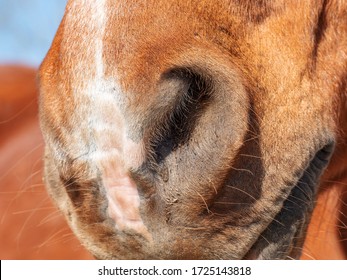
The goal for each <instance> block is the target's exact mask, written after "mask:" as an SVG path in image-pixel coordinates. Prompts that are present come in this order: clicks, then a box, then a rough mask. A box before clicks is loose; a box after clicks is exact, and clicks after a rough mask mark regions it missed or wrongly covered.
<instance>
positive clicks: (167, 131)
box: [150, 68, 213, 164]
mask: <svg viewBox="0 0 347 280" xmlns="http://www.w3.org/2000/svg"><path fill="white" fill-rule="evenodd" d="M162 79H165V80H170V79H178V80H180V81H181V82H183V83H184V84H185V85H186V86H185V87H184V88H185V89H186V90H184V91H183V92H182V93H179V94H178V96H177V99H176V101H175V105H174V106H173V107H174V110H173V111H172V112H168V114H167V115H166V116H165V120H163V123H162V127H163V129H162V130H161V133H160V135H156V137H154V139H153V140H151V143H150V145H151V148H152V151H153V152H154V160H155V162H156V163H157V164H159V163H161V162H162V161H163V160H165V158H166V157H167V156H168V155H169V154H170V153H171V152H173V151H175V150H176V149H177V148H178V147H179V146H181V145H184V144H185V143H186V142H187V141H188V140H189V139H190V137H191V134H192V131H193V130H194V127H195V126H196V123H197V120H198V119H199V116H200V115H201V114H202V113H203V111H204V110H205V108H206V106H207V105H208V103H209V101H210V99H211V92H212V88H213V86H212V81H211V79H210V78H209V77H204V76H202V75H201V74H198V73H196V72H195V71H193V70H192V69H187V68H179V69H173V70H170V71H168V72H166V73H164V74H163V75H162Z"/></svg>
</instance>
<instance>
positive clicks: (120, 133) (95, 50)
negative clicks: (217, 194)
mask: <svg viewBox="0 0 347 280" xmlns="http://www.w3.org/2000/svg"><path fill="white" fill-rule="evenodd" d="M73 5H77V6H76V7H75V8H76V9H81V7H82V8H86V11H84V13H87V15H85V17H83V12H81V15H78V16H77V17H80V18H76V16H72V17H71V19H69V18H68V19H67V20H71V21H73V23H74V24H75V25H76V24H77V25H78V24H79V25H81V24H82V25H83V26H82V28H84V29H87V30H88V31H89V32H90V33H91V34H92V35H91V36H92V37H90V38H89V37H87V38H85V40H83V42H82V44H85V46H79V47H80V48H81V51H85V52H86V53H87V54H88V56H89V57H92V58H93V60H94V61H93V64H94V67H95V68H94V71H90V70H93V69H92V68H91V67H93V65H88V62H87V63H86V62H84V61H81V62H79V61H76V64H77V66H76V65H75V64H74V67H75V68H76V70H75V71H74V72H75V73H76V75H75V76H74V78H75V81H74V85H75V86H74V95H75V96H76V100H81V102H79V106H78V108H77V109H76V111H77V114H78V116H77V118H78V120H79V123H76V125H77V126H78V127H76V131H73V135H71V142H73V143H72V146H74V147H75V148H74V149H73V150H77V151H79V153H80V154H83V152H84V153H85V149H86V147H90V146H93V145H94V146H95V151H90V150H88V153H87V154H88V159H89V160H90V159H91V162H92V163H93V164H95V166H96V167H97V168H98V169H99V170H100V171H101V173H102V180H103V185H104V187H105V189H106V196H107V199H108V204H109V206H108V214H109V216H110V217H111V218H112V219H113V220H114V221H115V224H116V228H117V229H119V230H124V229H131V230H134V231H136V232H138V233H140V234H142V235H143V236H145V237H146V238H147V239H148V240H151V236H150V234H149V233H148V231H147V228H146V226H145V225H144V224H143V221H142V219H141V215H140V212H139V207H140V197H139V194H138V190H137V186H136V184H135V183H134V182H133V180H132V179H131V178H130V177H129V174H128V171H129V168H136V167H138V166H140V164H141V163H142V162H143V159H144V151H143V145H142V143H141V142H140V143H135V142H133V141H132V140H131V139H129V138H128V137H127V122H126V120H125V119H124V114H123V113H122V111H121V108H120V106H121V105H122V103H123V98H122V96H123V95H122V90H121V89H120V87H119V84H118V83H117V82H116V81H115V77H110V78H108V77H105V67H104V59H103V51H104V50H103V49H104V46H103V45H104V42H103V40H104V34H105V30H106V23H107V19H106V0H101V1H83V0H82V3H81V1H78V0H76V2H75V3H73ZM81 20H82V21H83V23H81ZM90 33H88V34H90ZM81 69H85V71H84V72H83V73H81ZM81 79H83V82H81ZM81 85H83V86H81ZM86 128H88V129H87V130H88V131H85V129H86ZM90 134H92V138H93V139H90V138H91V137H90Z"/></svg>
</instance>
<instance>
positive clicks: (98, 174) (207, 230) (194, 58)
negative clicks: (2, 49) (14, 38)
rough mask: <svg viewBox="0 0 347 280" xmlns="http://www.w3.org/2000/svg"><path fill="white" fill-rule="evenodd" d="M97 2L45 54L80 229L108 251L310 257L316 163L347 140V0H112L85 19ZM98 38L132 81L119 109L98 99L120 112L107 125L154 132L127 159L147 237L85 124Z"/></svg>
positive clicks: (108, 59)
mask: <svg viewBox="0 0 347 280" xmlns="http://www.w3.org/2000/svg"><path fill="white" fill-rule="evenodd" d="M89 9H90V7H89V6H87V5H85V6H80V3H79V1H70V2H69V3H68V6H67V10H66V15H65V17H64V19H63V21H62V24H61V26H60V28H59V30H58V33H57V36H56V38H55V40H54V42H53V44H52V48H51V49H50V51H49V53H48V55H47V57H46V59H45V61H44V62H43V64H42V66H41V70H40V80H41V102H40V104H41V124H42V130H43V134H44V136H45V140H46V143H47V148H46V181H47V185H48V189H49V192H50V193H51V195H52V196H53V198H54V199H55V200H56V202H57V203H58V205H59V207H60V208H61V210H62V211H63V212H64V213H65V214H66V216H67V217H68V219H69V221H70V224H71V226H72V228H73V229H74V231H75V232H76V234H77V235H78V236H79V237H80V238H81V240H82V241H83V242H84V244H85V245H86V246H87V247H88V248H89V249H90V250H91V251H92V252H93V253H94V254H95V255H96V256H97V257H99V258H140V259H141V258H217V259H219V258H288V257H299V256H300V253H301V250H300V248H301V246H302V243H303V240H304V236H305V231H306V225H307V223H308V221H309V218H310V214H311V211H312V208H313V204H314V201H315V197H316V192H317V187H316V186H315V185H316V184H317V180H318V177H319V175H320V173H321V171H322V170H323V169H324V168H325V164H326V161H327V160H328V159H329V157H330V154H331V151H332V149H333V146H336V149H335V150H336V151H340V150H342V151H345V146H344V145H345V142H344V141H345V140H344V139H345V138H344V137H345V133H346V131H345V129H346V126H345V125H344V123H345V120H346V119H345V117H344V116H345V110H346V73H347V16H346V15H347V6H346V5H345V4H344V3H342V2H339V1H320V2H317V1H311V2H310V1H293V2H288V1H262V2H256V1H149V0H148V1H136V2H132V1H118V2H116V3H115V2H113V1H107V13H106V18H107V23H106V28H105V30H106V32H105V33H102V31H100V30H99V28H98V26H97V25H90V27H89V28H87V27H86V25H87V24H88V21H91V20H92V19H89V18H88V15H90V14H92V12H93V10H89ZM100 38H101V39H102V41H103V47H104V49H103V53H102V61H103V65H104V73H103V75H104V76H103V78H105V79H106V80H107V79H115V80H116V81H117V83H118V84H119V87H120V92H121V96H120V97H119V98H120V99H121V101H119V100H118V101H114V102H119V103H117V104H121V105H119V108H120V109H119V113H113V112H112V110H110V108H112V105H111V104H105V105H102V106H104V112H105V116H104V117H103V118H105V119H106V118H107V117H106V116H111V115H112V114H114V115H115V116H117V117H119V119H117V121H115V123H117V126H116V127H115V128H114V129H115V130H116V129H117V130H116V132H111V131H109V132H108V133H109V134H108V133H106V134H104V137H105V139H106V140H105V141H109V142H107V143H108V144H109V143H111V142H112V141H115V143H114V145H115V146H117V147H118V146H121V145H122V144H120V143H119V142H117V141H118V140H112V139H114V138H115V139H118V138H117V137H118V135H117V131H118V130H119V131H121V130H122V121H121V120H122V119H124V122H125V123H126V127H127V129H128V130H127V137H129V139H131V140H132V141H134V142H135V143H142V144H143V145H144V153H145V159H144V162H143V163H142V165H141V166H140V167H136V168H131V169H129V170H127V174H128V175H129V176H131V178H132V180H134V182H135V183H136V185H137V189H138V192H139V194H140V200H141V206H140V213H141V218H142V220H143V223H144V225H145V227H146V229H147V230H148V232H149V235H150V236H151V240H149V239H147V237H146V235H144V234H143V235H142V234H139V233H136V232H134V231H131V230H128V231H127V230H125V231H124V232H122V231H119V230H116V229H115V224H114V220H112V219H111V218H110V217H109V216H108V215H107V213H106V209H107V207H108V204H107V200H106V199H105V188H104V187H103V183H102V182H103V180H104V178H103V175H102V174H103V173H102V168H103V167H102V166H101V165H98V163H96V162H93V160H92V159H91V158H88V155H90V149H91V147H93V143H94V142H93V139H97V138H98V134H97V132H96V131H95V129H94V128H92V127H90V128H86V127H81V126H83V125H82V123H84V121H85V120H86V119H87V118H88V116H90V115H93V112H96V110H97V108H93V106H100V105H95V104H94V105H93V103H91V102H92V101H90V100H89V99H88V98H87V97H86V96H85V94H86V93H83V90H84V89H85V88H86V85H87V84H88V81H90V80H92V79H93V78H95V77H97V75H98V72H97V68H95V67H94V64H95V62H94V59H93V57H94V51H95V47H94V45H93V43H92V42H94V41H95V42H97V40H100ZM106 90H109V89H108V88H107V87H105V91H106ZM115 92H116V91H115ZM100 94H102V93H100ZM189 98H191V99H192V101H191V103H189V101H187V99H189ZM191 104H193V105H191ZM185 108H187V109H185ZM99 114H100V113H99ZM111 133H115V134H114V135H115V136H116V137H113V136H112V137H111V136H110V135H112V134H111ZM118 133H121V132H118ZM108 137H109V138H110V140H107V139H108ZM78 139H80V140H78ZM79 141H81V143H85V145H81V144H80V143H78V142H79ZM112 143H113V142H112ZM84 156H85V157H84ZM127 156H128V157H131V156H132V153H131V152H130V154H129V155H127ZM337 158H338V156H337V154H335V155H334V156H333V160H332V163H331V164H332V165H339V160H338V159H337ZM127 160H128V159H127V157H124V158H122V160H119V161H117V160H116V159H114V160H113V161H112V166H114V167H115V168H120V169H122V168H125V167H124V166H123V165H122V162H123V161H124V162H126V161H127ZM339 168H341V169H339V170H338V173H339V174H345V172H346V166H341V167H340V166H339ZM100 170H101V171H100ZM315 170H316V171H315ZM334 170H336V168H335V169H334ZM328 171H329V169H328ZM327 174H328V175H325V176H326V177H324V178H327V180H330V175H329V173H327ZM331 176H333V175H331ZM129 207H130V206H129ZM293 213H294V214H293ZM146 239H147V240H146Z"/></svg>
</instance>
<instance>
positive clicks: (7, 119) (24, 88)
mask: <svg viewBox="0 0 347 280" xmlns="http://www.w3.org/2000/svg"><path fill="white" fill-rule="evenodd" d="M65 5H66V1H65V0H49V1H47V0H0V259H88V258H91V256H90V255H89V253H87V252H86V251H85V249H84V248H83V247H82V246H81V245H80V243H79V241H78V240H77V239H76V238H75V237H74V235H73V233H72V232H71V230H70V229H69V227H68V226H67V224H66V222H65V220H64V218H63V217H62V216H61V214H60V213H59V212H58V211H57V209H56V207H55V206H54V205H53V204H52V202H51V200H50V198H49V197H48V195H47V193H46V191H45V188H44V186H43V183H42V158H43V141H42V136H41V133H40V130H39V123H38V118H37V96H38V92H37V86H36V70H37V68H38V66H39V65H40V63H41V61H42V60H43V58H44V56H45V55H46V53H47V51H48V49H49V47H50V44H51V42H52V39H53V37H54V34H55V32H56V30H57V28H58V25H59V23H60V20H61V18H62V16H63V14H64V8H65Z"/></svg>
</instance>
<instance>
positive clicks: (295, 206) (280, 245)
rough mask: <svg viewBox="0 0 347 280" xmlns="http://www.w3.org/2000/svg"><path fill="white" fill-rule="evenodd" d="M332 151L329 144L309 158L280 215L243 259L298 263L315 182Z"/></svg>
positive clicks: (316, 187) (315, 189)
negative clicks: (295, 261) (292, 261)
mask: <svg viewBox="0 0 347 280" xmlns="http://www.w3.org/2000/svg"><path fill="white" fill-rule="evenodd" d="M333 150H334V144H333V143H330V144H328V145H326V146H324V147H323V148H322V149H321V150H319V151H318V152H317V153H316V154H315V156H314V157H313V158H312V160H311V161H310V163H309V164H308V166H307V168H306V169H305V170H304V171H303V172H302V176H301V177H300V179H299V180H298V181H297V182H296V184H295V185H294V187H293V188H292V190H291V193H290V195H289V196H288V198H287V199H286V200H285V201H284V202H283V207H282V209H281V211H280V212H279V213H278V214H277V215H276V216H275V218H274V219H273V220H272V222H271V223H270V224H269V225H268V226H267V228H266V229H265V230H264V231H263V232H262V233H261V234H260V236H259V238H258V239H257V240H256V242H255V243H254V244H253V246H252V247H251V248H250V250H249V251H248V252H247V254H246V255H245V256H244V259H271V260H276V259H298V258H300V255H301V250H302V246H303V243H304V241H305V236H306V230H307V226H308V224H309V221H310V218H311V214H312V211H313V208H314V206H315V199H316V194H317V191H318V180H319V177H320V175H321V174H322V172H323V171H324V169H325V167H326V166H327V164H328V162H329V160H330V157H331V155H332V153H333Z"/></svg>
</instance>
